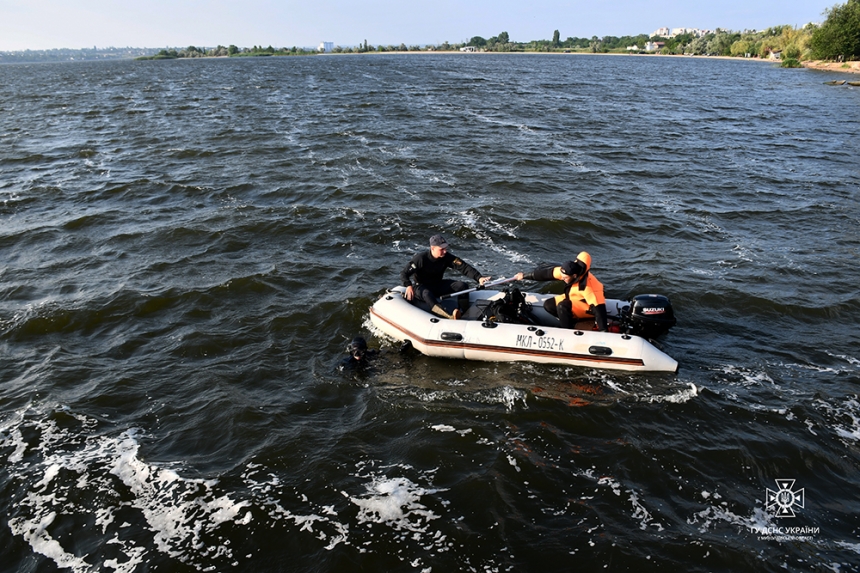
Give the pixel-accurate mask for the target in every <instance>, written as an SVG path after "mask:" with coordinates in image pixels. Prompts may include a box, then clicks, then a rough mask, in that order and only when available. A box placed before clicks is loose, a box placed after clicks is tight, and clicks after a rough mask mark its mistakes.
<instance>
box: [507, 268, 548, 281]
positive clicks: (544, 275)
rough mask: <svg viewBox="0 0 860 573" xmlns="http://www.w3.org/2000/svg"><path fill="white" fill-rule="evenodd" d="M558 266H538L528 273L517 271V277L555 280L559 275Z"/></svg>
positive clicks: (532, 279) (520, 278) (518, 278)
mask: <svg viewBox="0 0 860 573" xmlns="http://www.w3.org/2000/svg"><path fill="white" fill-rule="evenodd" d="M556 268H558V267H538V268H536V269H534V270H533V271H529V272H527V273H517V274H516V279H517V280H518V281H521V280H529V281H554V280H556V279H557V278H558V277H556V276H555V272H554V271H555V269H556Z"/></svg>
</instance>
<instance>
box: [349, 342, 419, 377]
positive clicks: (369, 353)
mask: <svg viewBox="0 0 860 573" xmlns="http://www.w3.org/2000/svg"><path fill="white" fill-rule="evenodd" d="M411 350H412V343H411V342H410V341H408V340H406V341H404V342H403V343H402V344H401V345H400V348H399V349H398V354H401V355H405V356H407V357H408V356H409V355H410V354H411V353H410V351H411ZM346 352H347V354H349V356H347V357H346V358H344V359H343V360H341V362H340V364H339V365H338V368H337V369H338V370H339V371H341V372H365V373H367V372H376V368H375V367H374V365H373V363H372V362H375V361H376V360H377V359H378V358H379V357H380V356H381V355H382V353H383V351H380V350H377V349H375V348H368V347H367V341H366V340H365V339H364V338H363V337H361V336H356V337H355V338H353V339H352V342H350V343H349V344H348V345H347V347H346ZM389 356H390V355H389Z"/></svg>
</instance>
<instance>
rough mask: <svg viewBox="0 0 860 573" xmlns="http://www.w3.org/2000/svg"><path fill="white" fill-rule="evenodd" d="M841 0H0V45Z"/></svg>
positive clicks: (566, 31) (755, 12) (738, 16)
mask: <svg viewBox="0 0 860 573" xmlns="http://www.w3.org/2000/svg"><path fill="white" fill-rule="evenodd" d="M843 3H844V2H839V1H837V0H779V1H776V2H764V1H761V0H716V1H707V2H701V1H690V0H612V1H609V0H539V1H537V2H527V1H524V0H429V1H428V0H422V1H419V2H415V1H414V0H249V1H247V2H243V1H241V0H136V1H131V0H0V51H17V50H27V49H30V50H45V49H54V48H75V49H77V48H92V47H94V46H96V47H99V48H107V47H117V48H120V47H136V48H164V47H187V46H197V47H214V46H217V45H219V44H220V45H224V46H228V45H230V44H234V45H236V46H239V47H240V48H241V47H251V46H255V45H259V46H273V47H276V48H280V47H292V46H299V47H316V46H318V45H319V44H320V42H323V41H327V42H334V44H335V45H336V46H343V47H347V46H356V45H358V44H360V43H363V42H364V41H365V40H366V41H367V42H368V43H369V44H371V45H380V44H381V45H400V44H401V43H403V44H406V45H407V46H413V45H425V44H437V45H438V44H441V43H442V42H446V41H447V42H450V43H452V44H453V43H462V42H467V41H468V40H469V39H470V38H472V37H473V36H482V37H484V38H490V37H492V36H497V35H498V34H499V33H501V32H507V33H508V35H509V37H510V39H511V41H513V42H528V41H531V40H550V39H552V35H553V31H554V30H558V31H559V33H560V36H561V38H562V39H565V38H568V37H587V38H590V37H592V36H599V37H602V36H628V35H629V36H635V35H637V34H650V33H651V32H653V31H655V30H657V29H658V28H661V27H668V28H680V27H685V28H701V29H709V30H713V29H716V28H723V29H728V30H736V31H742V30H760V29H764V28H769V27H771V26H777V25H783V24H789V25H792V26H796V27H799V26H804V25H806V24H807V23H809V22H822V21H824V19H825V16H824V15H823V13H824V10H825V9H826V8H829V7H831V6H833V5H836V4H843Z"/></svg>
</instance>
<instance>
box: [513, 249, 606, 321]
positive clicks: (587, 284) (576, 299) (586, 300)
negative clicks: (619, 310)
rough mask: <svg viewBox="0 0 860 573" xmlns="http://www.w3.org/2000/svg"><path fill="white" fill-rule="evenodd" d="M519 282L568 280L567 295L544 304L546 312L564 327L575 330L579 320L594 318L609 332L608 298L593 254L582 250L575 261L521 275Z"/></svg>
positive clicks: (518, 274)
mask: <svg viewBox="0 0 860 573" xmlns="http://www.w3.org/2000/svg"><path fill="white" fill-rule="evenodd" d="M515 278H516V279H517V280H523V279H529V280H535V281H550V280H553V279H555V280H561V281H564V293H562V294H560V295H558V296H556V297H555V298H550V299H547V300H546V302H544V305H543V307H544V309H546V311H547V312H548V313H550V314H551V315H553V316H557V317H558V320H559V323H560V325H561V327H562V328H575V327H576V321H578V320H586V319H590V318H593V319H594V320H595V322H596V323H597V329H598V330H600V331H601V332H606V330H607V321H606V298H605V297H604V296H603V284H602V283H601V282H600V281H599V280H597V277H595V276H594V275H593V274H592V273H591V255H589V254H588V253H586V252H585V251H582V252H581V253H579V254H578V255H577V256H576V260H575V261H567V262H566V263H564V264H563V265H561V266H560V267H544V268H537V269H535V270H533V271H531V272H529V273H517V275H516V277H515Z"/></svg>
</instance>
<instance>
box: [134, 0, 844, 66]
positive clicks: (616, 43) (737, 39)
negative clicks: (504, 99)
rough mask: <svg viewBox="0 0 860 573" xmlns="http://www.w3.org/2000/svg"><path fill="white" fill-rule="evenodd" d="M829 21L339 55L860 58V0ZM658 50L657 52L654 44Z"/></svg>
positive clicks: (190, 53) (216, 51) (221, 51)
mask: <svg viewBox="0 0 860 573" xmlns="http://www.w3.org/2000/svg"><path fill="white" fill-rule="evenodd" d="M825 15H826V16H827V19H826V20H825V21H824V23H822V24H820V25H819V24H813V23H810V24H807V25H805V26H803V27H801V28H795V27H793V26H789V25H783V26H774V27H771V28H768V29H766V30H759V31H752V30H747V31H743V32H735V31H731V30H721V29H717V30H716V31H714V32H709V33H706V34H703V35H695V34H691V33H687V34H681V35H678V36H673V37H667V38H663V37H659V36H649V35H648V34H639V35H637V36H621V37H616V36H604V37H602V38H598V37H597V36H592V37H591V38H567V39H566V40H561V37H560V34H559V31H558V30H555V31H554V32H553V35H552V39H551V40H533V41H530V42H514V41H512V40H511V38H510V36H509V34H508V33H507V32H501V33H500V34H499V35H498V36H493V37H491V38H482V37H481V36H474V37H472V38H471V39H470V40H469V41H468V42H464V43H461V44H451V43H448V42H443V43H442V44H439V45H431V46H406V45H405V44H400V45H399V46H394V45H388V46H384V45H378V46H373V45H370V44H368V43H367V40H364V42H362V43H360V44H359V45H358V46H357V47H341V46H335V47H334V49H333V50H332V51H333V52H335V53H367V52H412V51H451V50H459V49H460V48H464V47H467V46H469V47H471V48H473V49H475V50H481V51H487V52H591V53H613V52H614V53H630V52H640V53H645V52H646V49H648V48H651V49H650V50H648V51H656V52H658V53H660V54H667V55H671V54H679V55H680V54H684V55H710V56H735V57H747V58H749V57H757V58H766V57H770V56H772V55H776V54H779V56H780V59H781V60H782V65H783V66H787V67H792V66H799V65H800V61H801V60H857V59H860V0H848V2H847V3H846V4H843V5H837V6H833V7H832V8H829V9H827V10H826V11H825ZM655 45H657V46H659V49H656V50H655V49H654V46H655ZM312 53H316V51H315V50H307V49H302V48H296V47H292V48H280V49H275V48H273V47H272V46H269V47H267V48H263V47H261V46H254V47H253V48H241V49H240V48H237V47H236V46H233V45H231V46H229V47H226V48H225V47H224V46H218V47H216V48H213V49H210V50H203V49H199V48H195V47H194V46H189V47H188V48H186V49H184V50H162V51H160V52H159V53H158V54H156V55H155V56H151V58H152V59H163V58H194V57H205V56H208V57H213V56H232V57H242V56H275V55H278V56H282V55H307V54H312Z"/></svg>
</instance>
